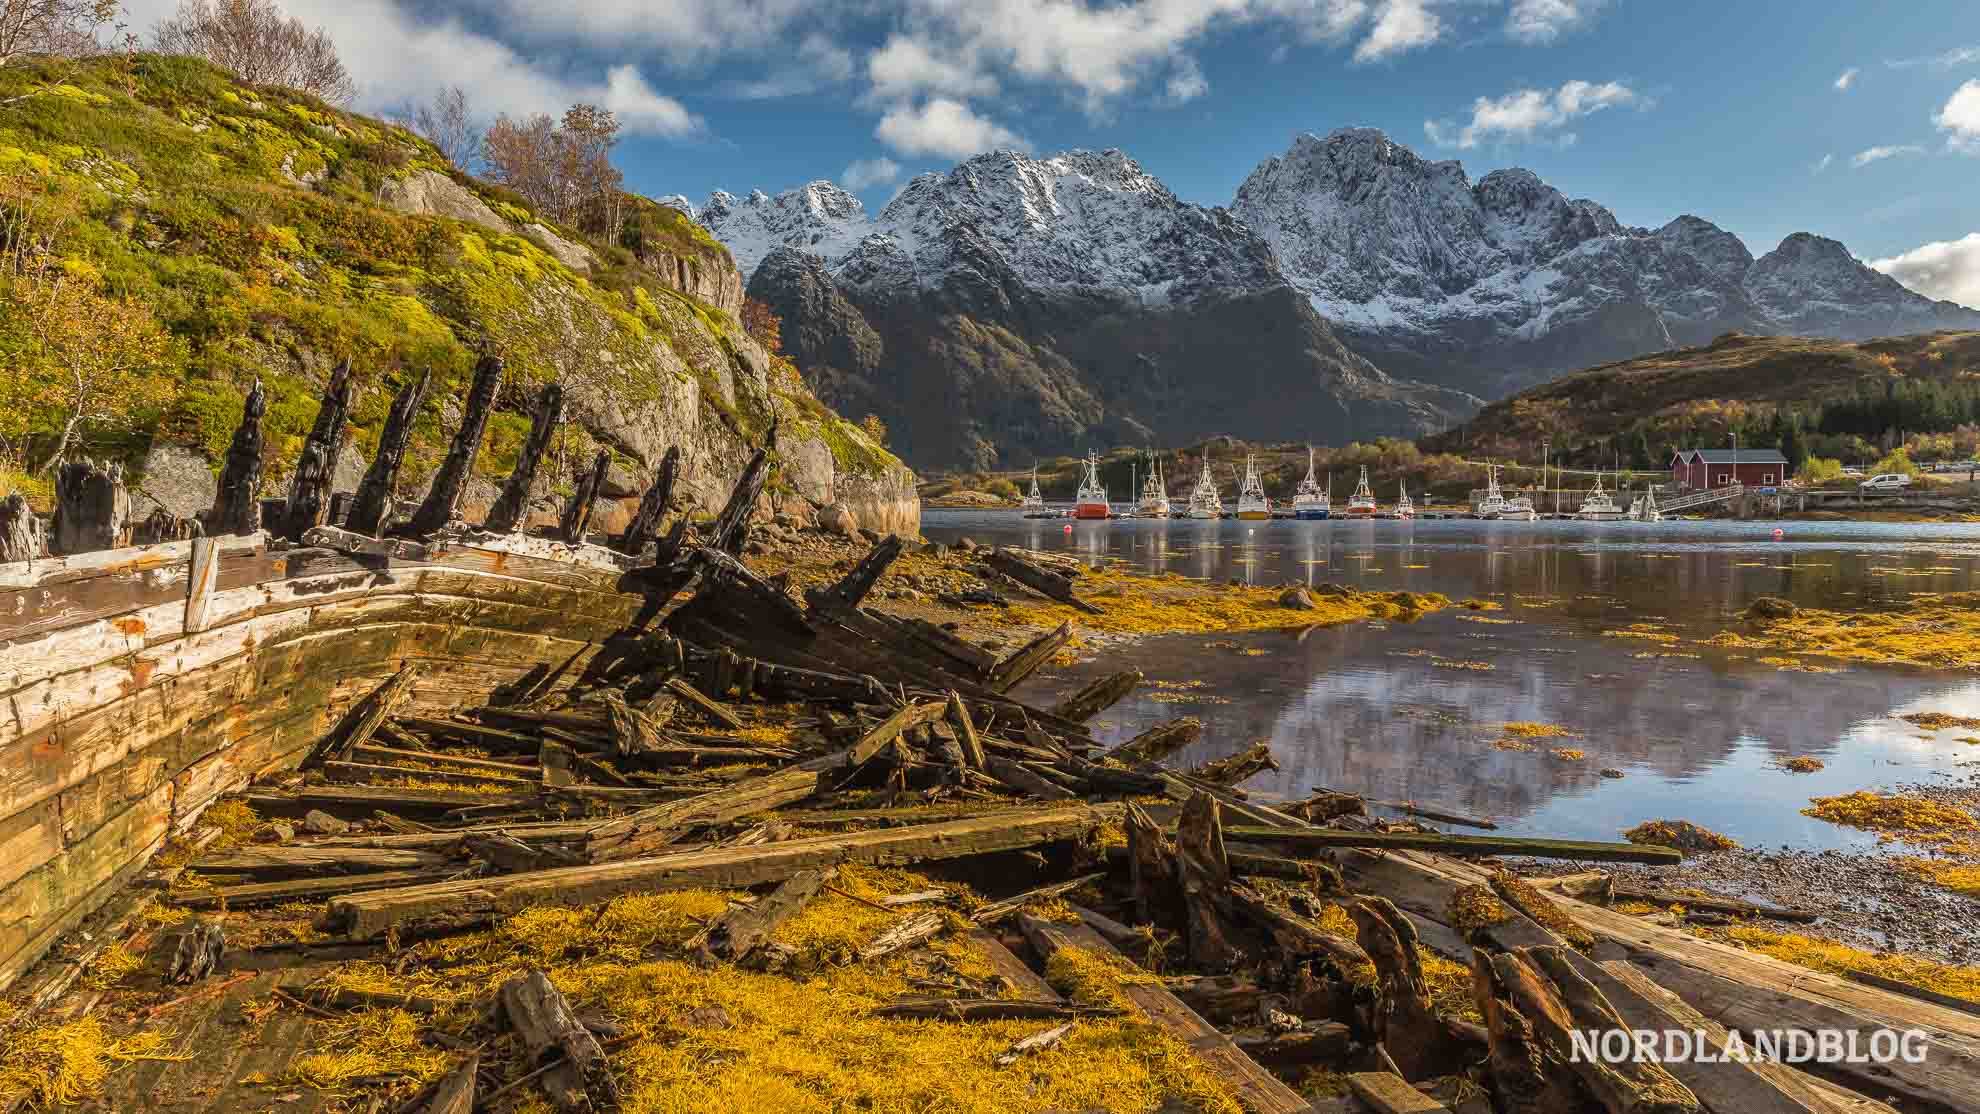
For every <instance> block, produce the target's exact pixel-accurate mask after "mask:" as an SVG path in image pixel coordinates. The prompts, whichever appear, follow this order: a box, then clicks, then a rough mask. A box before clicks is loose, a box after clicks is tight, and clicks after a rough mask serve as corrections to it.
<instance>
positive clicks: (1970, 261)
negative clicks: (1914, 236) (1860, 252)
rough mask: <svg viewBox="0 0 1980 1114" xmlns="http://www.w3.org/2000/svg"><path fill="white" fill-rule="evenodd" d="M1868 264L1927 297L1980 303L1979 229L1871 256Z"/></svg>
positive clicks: (1975, 305) (1967, 304)
mask: <svg viewBox="0 0 1980 1114" xmlns="http://www.w3.org/2000/svg"><path fill="white" fill-rule="evenodd" d="M1870 266H1871V267H1872V268H1873V269H1875V270H1879V271H1882V272H1884V273H1885V274H1887V275H1889V276H1891V277H1892V278H1894V279H1896V280H1898V281H1899V282H1901V283H1903V284H1904V285H1906V286H1908V287H1910V288H1911V289H1913V290H1916V291H1918V292H1919V293H1920V294H1923V295H1925V296H1926V297H1928V298H1945V299H1947V300H1948V301H1954V302H1958V303H1959V304H1961V305H1964V306H1974V307H1980V232H1969V233H1967V234H1966V235H1965V236H1962V237H1960V238H1959V239H1957V240H1940V241H1937V242H1935V243H1930V244H1924V245H1921V246H1919V247H1915V248H1912V249H1911V250H1910V251H1907V252H1905V253H1903V254H1901V255H1893V256H1891V257H1890V258H1889V259H1873V260H1871V261H1870Z"/></svg>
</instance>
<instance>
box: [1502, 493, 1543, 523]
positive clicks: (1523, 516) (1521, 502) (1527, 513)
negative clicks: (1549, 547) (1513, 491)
mask: <svg viewBox="0 0 1980 1114" xmlns="http://www.w3.org/2000/svg"><path fill="white" fill-rule="evenodd" d="M1539 517H1540V511H1539V510H1538V509H1537V508H1536V507H1534V505H1533V496H1531V495H1515V496H1513V497H1512V498H1510V499H1508V500H1506V505H1505V509H1503V510H1501V511H1500V512H1499V521H1501V522H1532V521H1533V520H1534V519H1537V518H1539Z"/></svg>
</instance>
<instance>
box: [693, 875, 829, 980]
mask: <svg viewBox="0 0 1980 1114" xmlns="http://www.w3.org/2000/svg"><path fill="white" fill-rule="evenodd" d="M836 873H837V868H835V867H821V868H818V869H815V870H800V871H798V872H797V873H796V874H793V875H791V876H790V877H789V878H786V879H784V880H783V881H782V882H780V883H778V884H777V888H776V889H774V890H772V891H770V892H769V893H768V894H766V895H764V896H763V897H762V898H760V899H759V900H757V901H756V902H755V903H753V904H750V905H732V906H730V907H729V909H728V910H727V911H725V912H724V913H723V914H722V915H721V916H719V917H717V918H715V923H713V924H711V925H709V926H708V931H707V933H706V934H704V935H703V937H702V939H701V943H700V947H699V949H698V951H699V958H700V961H701V963H702V964H703V965H704V966H713V965H714V964H715V963H716V962H718V961H720V960H724V959H726V960H729V961H731V962H741V961H742V960H743V959H745V958H747V957H748V956H749V953H751V952H753V951H755V950H756V949H757V948H758V947H760V946H762V945H763V944H765V943H768V942H769V940H770V935H771V933H774V932H776V931H777V926H779V925H781V924H783V923H784V922H785V921H787V920H790V919H791V918H792V917H794V916H796V915H797V914H798V913H799V912H801V911H802V910H803V909H804V906H805V903H806V902H808V901H810V900H811V899H812V898H813V897H814V896H816V895H817V893H818V891H819V890H821V889H823V888H824V887H825V883H827V882H829V881H831V880H832V876H833V875H834V874H836Z"/></svg>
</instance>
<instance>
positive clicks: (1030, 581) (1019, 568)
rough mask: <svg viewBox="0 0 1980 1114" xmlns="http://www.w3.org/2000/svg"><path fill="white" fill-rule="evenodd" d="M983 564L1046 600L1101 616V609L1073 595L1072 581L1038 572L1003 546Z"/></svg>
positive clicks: (1030, 564)
mask: <svg viewBox="0 0 1980 1114" xmlns="http://www.w3.org/2000/svg"><path fill="white" fill-rule="evenodd" d="M983 560H984V563H985V564H987V565H989V566H990V567H991V568H993V569H995V570H997V571H998V572H1000V573H1003V574H1004V575H1005V576H1008V577H1010V578H1011V579H1012V580H1015V581H1017V582H1018V583H1019V584H1022V585H1024V586H1025V587H1027V588H1029V589H1031V590H1032V591H1034V592H1037V593H1038V594H1039V595H1041V596H1044V597H1045V598H1047V599H1050V600H1054V601H1057V602H1059V603H1062V604H1065V605H1066V606H1067V607H1071V608H1074V609H1076V610H1079V611H1084V612H1086V613H1087V614H1088V615H1098V614H1100V609H1099V608H1097V607H1095V606H1093V605H1092V604H1090V603H1087V602H1086V601H1085V600H1083V599H1080V598H1079V597H1078V596H1077V595H1075V594H1074V593H1073V586H1072V581H1070V580H1068V579H1066V578H1065V577H1063V576H1060V575H1059V574H1058V573H1055V572H1049V571H1047V570H1045V569H1041V568H1039V567H1038V566H1037V565H1034V564H1032V563H1031V562H1030V561H1027V560H1025V559H1024V558H1022V557H1019V556H1018V555H1016V554H1015V553H1011V552H1010V551H1008V550H1006V549H1005V548H1004V547H1002V546H998V547H997V548H996V549H994V550H991V551H990V552H989V553H988V554H986V555H984V558H983Z"/></svg>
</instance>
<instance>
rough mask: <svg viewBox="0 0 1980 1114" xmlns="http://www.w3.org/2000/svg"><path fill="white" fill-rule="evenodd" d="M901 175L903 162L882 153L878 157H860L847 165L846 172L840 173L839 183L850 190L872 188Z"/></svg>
mask: <svg viewBox="0 0 1980 1114" xmlns="http://www.w3.org/2000/svg"><path fill="white" fill-rule="evenodd" d="M900 176H901V164H900V163H897V162H895V161H894V160H893V159H890V158H888V157H886V156H885V155H882V156H880V157H879V158H877V159H859V160H857V161H855V162H854V163H853V164H852V165H851V166H848V167H846V172H845V173H844V174H841V175H839V184H840V185H842V186H844V187H846V188H847V189H849V190H863V189H871V188H872V187H874V186H884V185H886V184H887V183H889V182H891V181H893V180H894V179H896V178H899V177H900Z"/></svg>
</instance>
